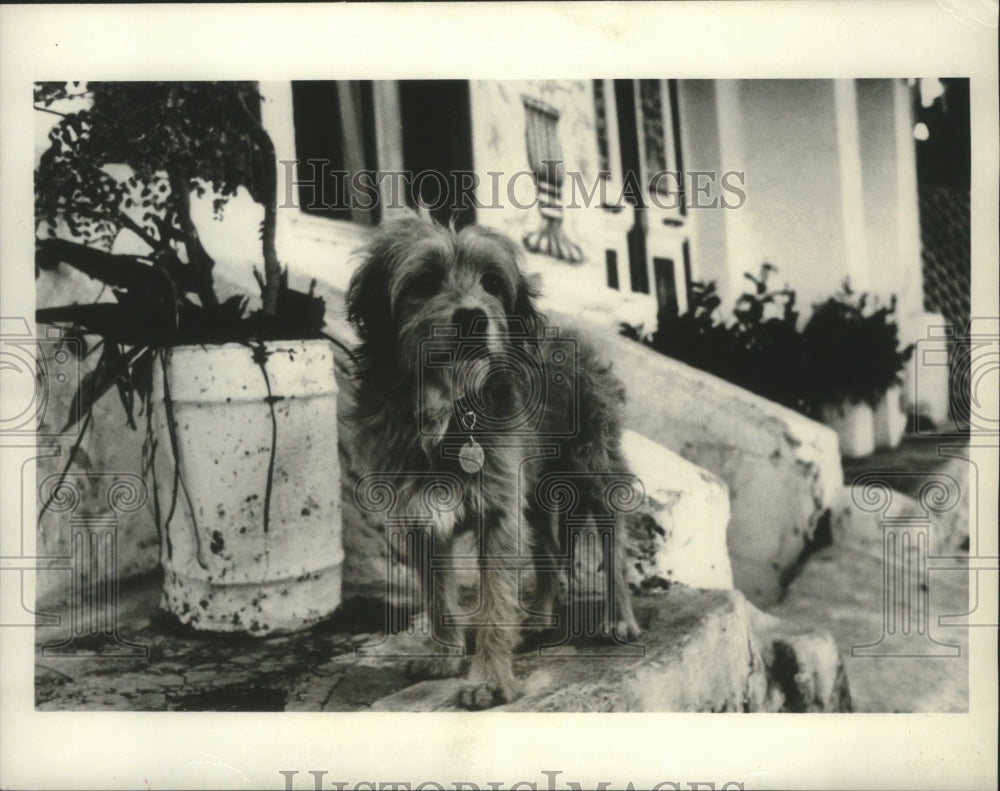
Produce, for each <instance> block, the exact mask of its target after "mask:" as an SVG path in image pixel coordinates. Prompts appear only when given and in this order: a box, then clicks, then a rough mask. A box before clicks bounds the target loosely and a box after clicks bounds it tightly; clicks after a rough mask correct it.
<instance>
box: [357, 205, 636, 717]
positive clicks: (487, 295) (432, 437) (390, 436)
mask: <svg viewBox="0 0 1000 791" xmlns="http://www.w3.org/2000/svg"><path fill="white" fill-rule="evenodd" d="M520 255H521V254H520V250H519V248H518V246H517V245H516V244H515V243H514V242H512V241H511V240H510V239H508V238H507V237H505V236H503V235H502V234H500V233H498V232H496V231H493V230H490V229H487V228H484V227H478V226H474V227H469V228H465V229H463V230H461V231H456V230H454V229H451V228H443V227H441V226H439V225H436V224H433V223H432V222H430V221H428V220H424V219H422V218H419V217H416V216H411V215H408V216H406V217H404V218H402V219H399V220H395V221H392V222H388V223H384V224H383V225H382V226H381V227H380V229H379V230H378V232H377V234H376V236H375V238H374V240H373V241H372V242H371V244H370V246H369V247H368V249H367V252H366V256H365V258H364V260H363V261H362V263H361V265H360V266H359V268H358V270H357V271H356V272H355V274H354V277H353V279H352V281H351V285H350V289H349V292H348V298H347V310H348V318H349V319H350V320H351V322H352V323H353V324H354V326H355V328H356V329H357V332H358V335H359V338H360V340H361V345H360V347H359V349H358V356H357V359H358V365H359V368H358V378H359V383H358V390H357V404H356V409H355V416H354V417H355V421H356V425H357V427H358V437H359V438H360V441H361V442H363V443H364V444H365V446H366V447H365V450H366V455H367V457H368V460H369V462H370V464H371V465H372V469H373V470H375V471H378V472H383V473H391V474H393V475H394V476H396V477H395V480H397V481H398V480H402V484H400V485H399V486H398V491H397V492H396V496H397V510H396V513H397V514H398V513H400V512H402V513H404V514H406V513H409V514H412V515H413V516H414V517H417V516H421V515H423V516H426V514H427V506H426V500H423V499H421V497H422V489H423V488H424V487H425V485H426V482H427V480H428V476H429V475H430V476H431V477H433V475H434V474H435V473H437V474H439V475H440V476H442V478H447V480H450V481H455V480H460V481H461V482H462V486H461V489H462V491H461V493H460V500H461V504H460V505H459V506H458V507H457V508H453V509H451V510H447V511H444V512H436V513H435V514H434V524H433V547H434V554H435V556H437V557H440V556H443V555H447V554H448V553H449V552H450V551H451V549H452V545H453V541H454V538H455V537H456V536H457V535H458V534H460V533H461V532H463V531H469V530H472V531H478V538H479V562H480V568H481V576H480V579H481V593H480V606H479V609H478V610H477V612H476V613H473V614H472V615H471V616H459V613H458V608H457V590H456V587H457V586H456V583H455V579H454V577H455V574H454V571H453V570H451V571H449V570H448V569H447V568H441V569H437V570H435V571H434V573H433V574H429V575H425V576H429V577H432V578H433V582H432V583H430V582H429V581H428V584H426V585H425V586H424V589H425V608H426V611H427V612H428V613H430V615H431V616H432V619H433V627H432V628H433V630H434V636H435V640H436V641H437V643H438V645H439V646H440V654H441V656H440V657H438V658H436V659H435V660H434V661H433V662H426V661H424V662H414V663H411V671H413V672H416V673H427V674H435V675H439V674H457V673H458V672H459V670H460V667H461V661H460V659H458V658H456V656H455V655H456V654H462V653H464V647H465V645H466V642H465V637H466V635H465V634H464V630H463V628H462V627H461V626H460V625H459V624H460V622H461V620H462V619H463V618H465V619H466V620H470V619H471V620H472V621H473V622H474V623H473V626H474V633H475V642H474V651H475V654H474V659H473V663H472V669H471V673H470V676H469V683H468V684H467V685H465V686H464V687H463V691H462V694H461V695H460V701H459V702H460V703H461V704H462V705H465V706H467V707H469V708H482V707H487V706H491V705H495V704H496V703H498V702H502V701H507V700H511V699H513V698H514V697H516V696H517V695H518V685H517V683H516V679H515V676H514V672H513V666H512V653H513V651H514V649H515V647H516V645H517V643H518V641H519V639H520V634H519V628H518V627H519V624H520V618H519V614H520V613H521V612H522V610H521V601H520V595H519V594H520V581H521V579H522V574H521V568H520V567H521V566H522V565H523V558H524V556H525V555H528V558H529V562H530V561H531V560H534V562H535V565H536V568H537V570H536V574H535V577H536V584H535V588H536V590H535V596H536V604H535V605H534V608H533V610H534V611H535V612H540V613H542V614H545V613H548V612H551V610H552V607H553V604H554V600H555V598H556V592H557V589H558V587H559V572H558V571H557V568H558V567H559V561H558V559H560V558H562V559H565V558H567V557H569V555H568V554H567V552H568V549H567V546H566V543H567V529H566V524H567V521H566V517H567V508H568V506H567V507H564V508H562V510H561V513H560V508H559V507H553V505H552V503H551V502H547V501H546V502H543V500H545V499H546V498H545V497H543V496H542V495H541V494H540V487H539V484H540V483H541V482H543V481H544V480H546V476H547V475H548V476H550V479H551V476H552V475H553V474H554V475H557V476H562V478H563V479H569V480H570V481H571V485H572V488H573V489H574V490H575V491H574V498H575V504H574V505H573V506H572V507H573V508H575V509H576V512H577V513H580V512H585V513H587V514H589V515H592V516H593V517H594V519H593V520H591V523H592V524H596V522H597V520H598V517H600V516H604V517H606V516H607V514H608V513H611V514H612V518H614V513H613V509H611V510H610V511H609V506H608V501H607V493H606V490H605V488H604V487H605V486H606V481H607V480H608V479H609V477H612V476H613V475H615V474H622V473H624V472H625V470H626V466H625V463H624V461H623V459H622V453H621V447H620V434H621V420H622V418H621V412H622V404H623V403H624V395H625V394H624V388H623V386H622V385H621V383H620V382H619V381H618V380H617V379H616V378H614V377H613V376H612V375H611V373H610V366H607V365H604V364H602V363H601V362H600V361H599V359H598V356H597V354H596V352H595V351H594V349H593V348H592V347H591V346H589V345H588V344H586V343H584V342H583V341H582V340H581V339H575V342H574V341H570V342H569V343H570V354H571V356H573V355H575V359H571V360H570V364H571V365H570V367H571V368H572V369H574V370H573V371H571V373H572V374H575V375H552V372H551V371H547V370H545V363H544V361H543V358H544V356H545V355H544V344H545V343H546V342H547V340H546V337H547V336H546V334H545V326H544V320H543V317H542V316H540V315H539V313H538V311H537V310H536V309H535V306H534V298H535V297H536V296H537V295H536V294H534V293H533V290H532V288H531V286H530V285H529V282H528V280H527V279H526V277H525V276H524V274H523V272H522V270H521V267H520V265H519V264H520ZM435 328H438V329H440V328H446V329H448V328H451V329H452V331H453V333H454V332H455V331H457V337H450V338H449V336H448V335H447V333H446V334H445V339H444V340H441V338H440V337H439V336H435V335H434V333H435V331H436V330H435ZM564 335H565V333H563V336H564ZM429 338H435V340H434V341H433V345H434V347H435V349H437V351H438V352H440V351H441V350H442V349H445V350H450V352H451V355H450V356H449V360H448V362H447V363H445V364H437V365H429V364H428V363H429V360H428V346H427V342H428V339H429ZM442 344H443V345H442ZM525 360H527V361H529V364H530V365H534V366H536V368H535V369H534V370H532V371H529V372H528V373H527V374H526V372H525V370H524V369H523V365H524V361H525ZM512 361H514V362H518V361H520V362H518V364H512ZM519 365H520V366H521V367H520V368H519ZM532 383H534V384H533V385H532ZM539 383H542V385H543V387H542V388H541V391H539V388H538V384H539ZM539 398H541V399H542V400H541V401H540V402H538V399H539ZM533 402H538V404H539V406H540V408H539V409H534V408H533ZM471 415H475V417H470V416H471ZM525 415H528V417H527V418H525V417H524V416H525ZM472 420H475V421H476V422H475V423H474V424H472V425H471V429H470V424H471V421H472ZM567 426H570V429H569V430H567ZM574 427H575V428H574ZM470 437H473V438H474V443H473V444H478V445H480V446H481V447H482V449H483V459H482V469H481V470H480V471H475V470H473V471H471V472H470V471H467V470H466V469H464V468H463V466H462V465H461V463H460V460H459V449H460V448H461V447H462V446H463V445H467V444H468V443H469V442H470ZM473 466H474V465H473ZM424 494H425V493H424ZM548 499H549V500H551V499H552V497H551V496H550V497H549V498H548ZM606 523H607V522H605V524H606ZM613 524H614V525H615V529H614V533H615V534H616V535H621V534H622V533H623V527H622V520H621V518H620V517H618V518H617V521H616V522H614V523H613ZM609 543H611V544H614V545H616V546H617V547H619V548H620V546H621V544H622V541H620V540H619V541H611V542H608V541H607V540H606V535H605V540H604V541H603V552H604V553H605V555H606V556H604V557H603V562H604V564H605V565H606V566H612V565H613V574H612V578H610V579H608V583H609V584H608V586H607V587H606V590H611V591H613V597H611V598H613V599H614V601H613V602H605V603H604V604H603V605H602V606H603V607H604V614H605V618H606V620H609V621H610V622H611V624H612V626H611V627H610V628H611V629H613V630H614V635H615V637H616V639H621V640H627V639H634V638H635V637H637V636H638V634H639V629H638V626H637V625H636V622H635V618H634V617H633V614H632V608H631V602H630V599H629V594H628V587H627V584H626V582H625V575H624V565H623V564H624V557H623V554H622V553H621V552H611V553H610V554H608V552H609V550H608V545H609ZM611 555H614V557H612V556H611ZM562 563H563V568H566V567H568V566H569V565H570V564H569V563H566V562H565V560H563V561H562ZM604 573H605V575H607V571H606V570H605V571H604ZM425 581H426V580H425ZM584 587H586V586H584ZM573 588H574V586H573V584H572V576H571V579H570V589H571V590H573ZM584 593H585V594H593V593H594V591H593V589H592V587H591V589H590V590H584ZM449 654H450V655H449Z"/></svg>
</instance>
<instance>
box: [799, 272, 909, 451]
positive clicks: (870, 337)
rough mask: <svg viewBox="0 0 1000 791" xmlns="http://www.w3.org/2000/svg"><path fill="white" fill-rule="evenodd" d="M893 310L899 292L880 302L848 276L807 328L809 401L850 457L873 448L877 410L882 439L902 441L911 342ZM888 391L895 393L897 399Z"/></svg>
mask: <svg viewBox="0 0 1000 791" xmlns="http://www.w3.org/2000/svg"><path fill="white" fill-rule="evenodd" d="M895 310H896V299H895V297H893V298H892V299H891V300H890V301H889V304H887V305H885V304H882V303H881V302H880V301H879V300H878V299H877V298H875V297H871V296H870V295H868V294H864V293H862V294H857V293H855V292H854V291H853V290H852V289H851V285H850V282H849V281H848V280H845V281H844V283H843V287H842V290H841V292H840V293H839V294H837V295H836V296H834V297H831V298H830V299H828V300H827V301H826V302H823V303H822V304H820V305H817V306H816V308H815V310H814V311H813V315H812V317H811V318H810V319H809V322H808V323H807V324H806V326H805V329H804V330H803V344H804V348H805V352H806V354H807V357H808V360H809V365H808V375H807V380H806V390H807V393H808V397H809V403H810V407H811V409H812V411H813V412H814V413H815V414H816V415H818V416H819V417H820V418H821V419H822V420H823V421H824V422H826V423H827V424H828V425H830V426H831V427H833V428H834V429H835V430H836V431H837V433H838V435H839V437H840V450H841V453H842V454H843V455H845V456H848V457H851V458H859V457H862V456H867V455H869V454H870V453H871V452H872V451H873V450H874V449H875V446H876V439H877V436H876V429H875V411H873V410H877V411H878V414H879V415H880V429H879V432H878V439H879V440H881V442H880V444H883V445H892V444H898V442H899V439H900V437H901V436H902V428H903V424H904V421H903V419H902V415H901V414H900V413H899V385H900V383H901V381H902V380H901V374H902V371H903V367H904V366H905V364H906V361H907V360H908V359H909V358H910V355H911V354H912V353H913V347H912V346H908V347H906V348H900V342H899V327H898V325H897V324H896V321H895V318H894V314H895ZM888 393H895V399H894V401H892V400H890V399H889V398H888V397H887V394H888ZM893 404H895V410H896V412H895V415H893V413H892V407H893Z"/></svg>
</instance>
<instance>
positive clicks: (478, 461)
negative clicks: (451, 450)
mask: <svg viewBox="0 0 1000 791" xmlns="http://www.w3.org/2000/svg"><path fill="white" fill-rule="evenodd" d="M485 458H486V454H485V453H483V446H482V445H480V444H479V443H478V442H476V441H475V440H474V439H473V438H472V437H469V441H468V442H467V443H465V444H464V445H463V446H462V449H461V450H460V451H459V452H458V463H459V464H460V465H462V469H463V470H465V471H466V472H479V471H480V470H481V469H482V468H483V461H484V460H485Z"/></svg>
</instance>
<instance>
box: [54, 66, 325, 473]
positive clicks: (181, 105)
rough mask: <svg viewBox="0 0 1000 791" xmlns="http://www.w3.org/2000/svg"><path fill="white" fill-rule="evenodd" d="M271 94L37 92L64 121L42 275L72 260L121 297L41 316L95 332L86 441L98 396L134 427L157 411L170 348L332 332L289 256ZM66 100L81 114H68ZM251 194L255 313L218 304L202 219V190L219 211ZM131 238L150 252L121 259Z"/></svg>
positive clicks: (223, 90)
mask: <svg viewBox="0 0 1000 791" xmlns="http://www.w3.org/2000/svg"><path fill="white" fill-rule="evenodd" d="M260 99H261V97H260V95H259V93H258V90H257V85H256V83H251V82H143V83H132V82H89V83H80V82H73V83H54V82H47V83H37V84H36V85H35V90H34V103H35V109H36V110H38V111H39V112H45V113H54V114H56V115H58V116H60V118H59V120H58V122H56V124H55V125H54V126H53V127H52V129H51V131H50V133H49V142H50V145H49V148H48V149H47V150H46V151H45V152H44V154H43V155H42V157H41V159H40V161H39V164H38V166H37V168H36V171H35V231H36V233H35V235H36V248H35V264H36V275H37V274H38V273H39V272H40V271H42V270H52V269H56V268H57V267H59V266H61V265H68V266H70V267H73V268H75V269H77V270H79V271H80V272H82V273H84V274H85V275H88V276H89V277H91V278H94V279H96V280H98V281H100V282H101V283H102V284H104V285H105V286H106V287H107V288H109V289H110V291H111V295H112V296H113V298H114V301H103V302H102V301H98V302H93V303H89V304H88V303H84V304H72V305H66V306H60V307H46V308H41V309H39V310H38V311H37V312H36V318H37V320H38V321H39V322H41V323H49V324H61V325H66V326H68V328H69V330H70V331H71V332H73V333H74V334H75V335H77V336H78V337H81V338H82V337H86V336H98V339H99V340H98V342H97V343H96V344H95V345H94V346H93V347H92V348H91V349H90V351H89V352H88V353H94V352H96V351H97V350H98V349H99V350H100V356H99V358H98V360H97V363H96V365H95V366H94V368H93V369H92V370H91V371H90V372H89V373H88V374H87V375H86V376H84V378H83V380H82V381H81V386H80V391H79V393H78V394H77V397H76V398H75V399H74V402H73V407H72V408H71V410H70V414H69V416H68V419H67V428H68V427H69V426H71V425H73V424H75V423H77V422H78V421H80V420H86V421H87V422H86V423H84V425H83V429H82V430H81V432H80V437H81V438H82V437H83V434H84V432H85V431H86V428H87V425H89V421H90V416H91V410H92V408H93V405H94V403H95V401H97V399H99V398H101V397H102V396H103V395H104V394H105V393H107V392H109V391H110V390H111V389H113V388H117V390H118V392H119V394H120V396H121V401H122V404H123V406H124V408H125V412H126V417H127V421H128V424H129V425H130V426H131V427H132V428H135V414H136V407H137V404H138V405H139V406H145V407H147V414H148V406H149V404H148V401H149V398H150V394H151V385H152V371H153V360H154V358H155V357H156V356H157V354H158V353H159V352H160V351H161V350H163V349H166V348H169V347H171V346H174V345H178V344H184V343H196V344H205V343H225V342H242V343H247V344H248V345H249V344H252V345H255V346H257V347H259V343H260V342H261V341H264V340H274V339H288V338H315V337H320V336H321V335H322V327H323V322H324V313H325V306H324V303H323V300H322V299H321V298H319V297H317V296H314V295H313V293H312V291H313V289H312V288H310V293H308V294H305V293H301V292H297V291H294V290H291V289H289V288H288V278H287V270H283V269H282V267H281V264H280V263H279V261H278V257H277V250H276V245H275V235H276V225H277V176H276V163H275V153H274V145H273V143H272V141H271V139H270V137H269V136H268V134H267V132H266V130H265V129H264V127H263V126H262V124H261V120H260ZM66 100H75V102H71V104H72V105H73V106H74V107H75V108H77V109H74V110H73V111H72V112H63V111H62V110H60V109H57V108H65V107H66ZM80 105H83V106H82V107H81V106H80ZM240 187H243V188H245V189H246V190H247V191H248V192H249V194H250V196H251V197H252V198H253V199H254V200H255V201H257V202H258V203H260V204H261V205H262V206H263V208H264V220H263V222H262V224H261V228H260V245H261V247H260V249H261V263H262V265H263V275H261V274H260V272H259V271H258V270H257V269H256V267H255V268H254V274H255V276H256V278H257V281H258V283H259V285H260V288H261V303H262V304H261V308H260V309H259V310H257V311H254V312H252V313H247V310H246V308H247V304H248V299H247V298H246V297H243V296H236V297H231V298H229V299H227V300H225V301H222V302H220V300H219V299H218V297H217V295H216V293H215V289H214V283H213V267H214V261H213V259H212V257H211V256H210V255H209V253H208V251H207V250H206V249H205V247H204V246H203V244H202V242H201V240H200V238H199V236H198V230H197V228H196V226H195V223H194V221H193V219H192V215H191V193H192V192H193V193H195V194H196V195H199V196H204V195H206V194H211V195H212V199H213V208H214V209H215V212H216V214H217V215H219V214H221V212H223V211H224V208H225V206H226V203H227V201H228V200H229V199H230V198H231V197H232V196H234V195H235V194H236V192H237V190H238V189H239V188H240ZM123 232H131V233H133V234H135V235H136V236H138V237H139V238H140V239H141V240H142V241H143V242H144V243H145V244H146V245H147V246H148V252H146V253H145V254H142V255H121V254H115V253H112V252H111V251H112V249H113V245H114V243H115V240H116V239H117V238H118V236H119V234H121V233H123ZM78 446H79V444H78V445H77V447H78ZM75 451H76V448H74V450H73V453H71V455H70V461H69V463H70V464H72V461H73V456H74V455H75ZM67 466H68V465H67Z"/></svg>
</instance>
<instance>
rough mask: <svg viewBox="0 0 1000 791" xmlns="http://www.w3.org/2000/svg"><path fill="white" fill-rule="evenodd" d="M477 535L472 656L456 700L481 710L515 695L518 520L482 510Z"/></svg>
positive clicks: (517, 631) (516, 690)
mask: <svg viewBox="0 0 1000 791" xmlns="http://www.w3.org/2000/svg"><path fill="white" fill-rule="evenodd" d="M483 527H484V535H483V538H482V541H483V549H482V553H481V560H480V562H481V565H482V592H481V597H482V606H481V608H480V611H479V618H480V625H479V627H478V628H477V632H476V655H475V657H474V658H473V661H472V670H471V673H470V675H469V682H470V683H469V684H468V686H467V687H465V688H464V689H462V691H461V693H460V696H459V703H461V705H463V706H464V707H465V708H469V709H484V708H489V707H490V706H495V705H498V704H500V703H505V702H508V701H511V700H513V699H514V698H516V697H517V696H518V695H519V694H520V688H519V685H518V683H517V680H516V679H515V677H514V664H513V653H514V648H515V646H516V645H517V643H518V640H519V639H520V618H519V617H518V613H519V607H518V601H519V599H518V596H519V590H518V586H519V581H520V573H519V570H520V566H519V558H518V557H517V551H518V542H517V524H516V521H515V519H514V518H513V516H512V515H511V514H509V513H499V512H491V513H487V514H486V519H485V524H484V526H483Z"/></svg>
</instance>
